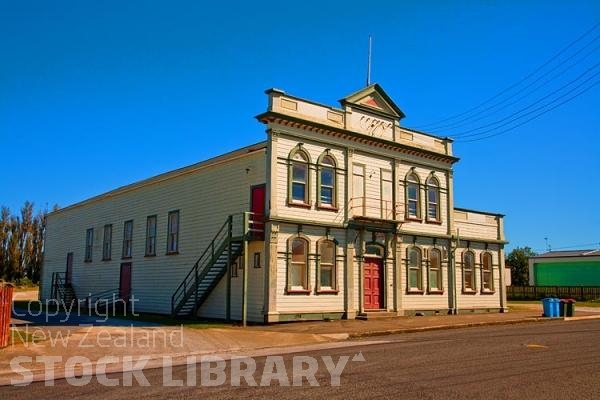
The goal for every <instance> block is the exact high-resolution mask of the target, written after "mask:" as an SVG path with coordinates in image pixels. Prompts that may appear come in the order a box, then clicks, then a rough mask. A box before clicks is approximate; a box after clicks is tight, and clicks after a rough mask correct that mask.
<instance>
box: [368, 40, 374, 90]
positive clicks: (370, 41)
mask: <svg viewBox="0 0 600 400" xmlns="http://www.w3.org/2000/svg"><path fill="white" fill-rule="evenodd" d="M372 46H373V37H372V36H371V35H369V55H368V59H367V86H370V85H371V48H372Z"/></svg>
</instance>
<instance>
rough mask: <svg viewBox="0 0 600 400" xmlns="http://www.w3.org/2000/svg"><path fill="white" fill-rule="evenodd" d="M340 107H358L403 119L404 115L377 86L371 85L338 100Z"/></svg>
mask: <svg viewBox="0 0 600 400" xmlns="http://www.w3.org/2000/svg"><path fill="white" fill-rule="evenodd" d="M340 103H341V104H342V106H347V105H349V106H352V107H358V108H362V109H365V110H370V111H373V112H376V113H380V114H384V115H387V116H392V117H394V118H395V119H402V118H404V113H403V112H402V110H400V108H399V107H398V106H397V105H396V104H395V103H394V101H393V100H392V99H391V98H390V96H388V95H387V93H386V92H385V91H384V90H383V89H382V88H381V86H379V85H378V84H376V83H375V84H373V85H370V86H367V87H366V88H364V89H361V90H359V91H357V92H354V93H352V94H351V95H349V96H346V97H344V98H343V99H342V100H340Z"/></svg>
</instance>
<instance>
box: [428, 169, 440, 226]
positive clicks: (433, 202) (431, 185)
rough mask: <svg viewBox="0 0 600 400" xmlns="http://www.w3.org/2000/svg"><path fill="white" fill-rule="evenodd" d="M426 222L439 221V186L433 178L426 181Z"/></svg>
mask: <svg viewBox="0 0 600 400" xmlns="http://www.w3.org/2000/svg"><path fill="white" fill-rule="evenodd" d="M427 220H428V221H436V222H437V221H440V220H441V218H440V184H439V182H438V180H437V178H435V177H434V176H432V177H430V178H429V179H428V180H427Z"/></svg>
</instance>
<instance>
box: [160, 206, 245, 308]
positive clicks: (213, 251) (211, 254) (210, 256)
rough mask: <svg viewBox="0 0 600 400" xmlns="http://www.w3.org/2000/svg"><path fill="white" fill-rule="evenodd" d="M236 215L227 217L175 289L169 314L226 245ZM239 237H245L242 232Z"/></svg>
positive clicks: (194, 285) (195, 284)
mask: <svg viewBox="0 0 600 400" xmlns="http://www.w3.org/2000/svg"><path fill="white" fill-rule="evenodd" d="M238 215H240V214H232V215H229V216H228V217H227V220H226V221H225V223H224V224H223V225H221V227H220V228H219V230H218V231H217V233H216V234H215V236H214V237H213V239H212V240H211V242H210V243H209V245H208V246H207V247H206V249H205V250H204V252H203V253H202V254H201V255H200V257H198V260H197V261H196V263H195V264H194V266H193V267H192V269H191V270H190V271H189V272H188V274H187V275H186V276H185V278H184V279H183V280H182V281H181V283H180V284H179V286H177V289H175V291H174V292H173V295H172V296H171V313H174V312H175V307H176V306H177V305H178V304H179V303H180V302H181V301H182V300H183V299H184V298H185V297H186V295H187V293H188V292H189V291H190V290H191V289H194V288H195V287H196V286H197V283H198V279H199V276H200V275H201V273H202V270H204V269H205V268H206V267H207V266H210V265H211V264H212V261H213V260H214V258H215V256H217V257H218V255H219V254H218V251H217V250H219V248H220V247H221V246H222V243H224V242H225V243H226V242H227V240H229V237H231V235H230V233H232V232H233V220H234V217H236V216H238ZM241 215H243V214H241ZM241 236H242V237H243V236H245V233H244V232H243V230H242V232H241Z"/></svg>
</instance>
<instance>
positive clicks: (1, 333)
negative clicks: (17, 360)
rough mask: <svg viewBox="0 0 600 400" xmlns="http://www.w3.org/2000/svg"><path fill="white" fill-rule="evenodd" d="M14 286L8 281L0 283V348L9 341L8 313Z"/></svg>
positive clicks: (9, 312) (10, 308)
mask: <svg viewBox="0 0 600 400" xmlns="http://www.w3.org/2000/svg"><path fill="white" fill-rule="evenodd" d="M14 288H15V287H14V286H13V285H11V284H10V283H0V349H3V348H5V347H6V346H8V344H9V343H10V314H11V311H12V300H13V290H14Z"/></svg>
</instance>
